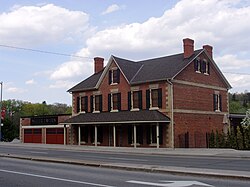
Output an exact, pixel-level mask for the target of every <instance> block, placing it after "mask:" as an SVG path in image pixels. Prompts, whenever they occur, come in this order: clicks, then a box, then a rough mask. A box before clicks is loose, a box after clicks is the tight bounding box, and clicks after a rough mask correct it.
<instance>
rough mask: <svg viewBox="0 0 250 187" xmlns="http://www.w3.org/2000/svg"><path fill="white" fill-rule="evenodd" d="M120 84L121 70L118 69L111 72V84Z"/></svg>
mask: <svg viewBox="0 0 250 187" xmlns="http://www.w3.org/2000/svg"><path fill="white" fill-rule="evenodd" d="M119 83H120V70H119V69H118V68H116V69H111V70H109V84H119Z"/></svg>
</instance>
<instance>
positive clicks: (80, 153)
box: [0, 145, 250, 172]
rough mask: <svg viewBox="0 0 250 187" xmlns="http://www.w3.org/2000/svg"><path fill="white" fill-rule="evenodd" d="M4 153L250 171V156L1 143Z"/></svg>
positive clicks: (1, 149) (0, 146)
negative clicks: (136, 152) (83, 148)
mask: <svg viewBox="0 0 250 187" xmlns="http://www.w3.org/2000/svg"><path fill="white" fill-rule="evenodd" d="M0 153H1V154H17V155H23V156H40V157H48V158H59V159H60V158H61V159H72V160H81V161H90V162H98V163H113V164H114V163H123V164H140V165H148V164H150V165H153V166H160V167H164V166H174V167H187V168H201V169H219V170H233V171H247V172H249V171H250V164H249V163H250V158H249V157H247V158H236V157H233V158H230V157H217V156H191V155H189V156H187V155H184V156H183V155H157V154H156V155H155V154H154V155H150V154H146V155H143V154H134V153H118V152H98V151H86V150H62V149H49V148H34V147H32V148H30V147H18V146H17V147H12V146H11V147H9V146H8V145H0Z"/></svg>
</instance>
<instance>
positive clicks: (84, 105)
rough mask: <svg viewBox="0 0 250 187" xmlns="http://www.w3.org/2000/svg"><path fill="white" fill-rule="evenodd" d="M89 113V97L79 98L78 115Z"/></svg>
mask: <svg viewBox="0 0 250 187" xmlns="http://www.w3.org/2000/svg"><path fill="white" fill-rule="evenodd" d="M79 112H88V96H83V97H77V113H79Z"/></svg>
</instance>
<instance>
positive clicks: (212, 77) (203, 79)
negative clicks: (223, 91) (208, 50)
mask: <svg viewBox="0 0 250 187" xmlns="http://www.w3.org/2000/svg"><path fill="white" fill-rule="evenodd" d="M200 58H201V60H202V59H206V60H207V61H208V62H209V59H208V58H207V57H206V55H204V54H201V55H200ZM175 79H177V80H183V81H189V82H195V83H201V84H208V85H213V86H219V87H223V88H226V85H225V84H224V83H223V81H222V79H221V77H220V76H219V74H218V72H217V70H216V69H215V67H214V66H213V64H212V63H211V62H210V74H209V75H205V74H203V73H196V72H195V70H194V62H192V63H191V64H190V65H189V66H188V67H186V68H185V70H184V71H182V72H181V73H180V74H179V75H178V76H177V77H176V78H175Z"/></svg>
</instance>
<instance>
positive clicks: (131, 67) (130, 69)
mask: <svg viewBox="0 0 250 187" xmlns="http://www.w3.org/2000/svg"><path fill="white" fill-rule="evenodd" d="M113 58H114V60H115V61H116V63H117V64H118V65H119V67H120V68H121V70H122V72H123V73H124V74H125V76H126V78H127V79H128V81H129V82H130V81H131V79H132V78H133V77H134V76H135V75H136V73H137V72H138V71H139V69H140V68H141V67H142V65H143V64H142V63H139V62H134V61H131V60H126V59H122V58H118V57H115V56H113Z"/></svg>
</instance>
